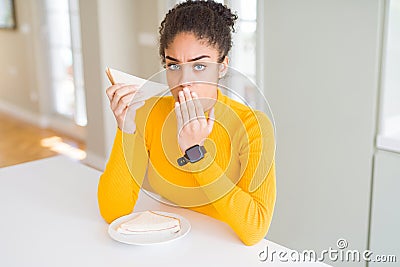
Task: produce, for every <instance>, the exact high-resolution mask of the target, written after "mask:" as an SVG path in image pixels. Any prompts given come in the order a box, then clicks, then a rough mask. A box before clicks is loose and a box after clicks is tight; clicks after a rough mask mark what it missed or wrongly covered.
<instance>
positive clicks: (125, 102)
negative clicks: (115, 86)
mask: <svg viewBox="0 0 400 267" xmlns="http://www.w3.org/2000/svg"><path fill="white" fill-rule="evenodd" d="M134 96H135V93H128V94H126V95H125V96H123V97H122V98H121V99H120V100H119V102H118V103H117V105H116V107H115V109H114V112H115V113H118V114H119V113H121V112H122V111H123V110H124V109H125V108H127V107H129V104H130V103H131V101H132V98H133V97H134Z"/></svg>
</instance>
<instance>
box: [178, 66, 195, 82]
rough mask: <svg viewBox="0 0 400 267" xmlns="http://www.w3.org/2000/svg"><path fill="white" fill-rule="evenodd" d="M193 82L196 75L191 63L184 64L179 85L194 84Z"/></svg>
mask: <svg viewBox="0 0 400 267" xmlns="http://www.w3.org/2000/svg"><path fill="white" fill-rule="evenodd" d="M193 82H194V75H193V72H192V69H191V67H190V64H182V70H181V75H180V79H179V85H180V86H181V87H182V88H183V87H186V86H192V83H193Z"/></svg>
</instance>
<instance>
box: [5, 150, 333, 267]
mask: <svg viewBox="0 0 400 267" xmlns="http://www.w3.org/2000/svg"><path fill="white" fill-rule="evenodd" d="M100 174H101V173H100V172H99V171H97V170H94V169H92V168H89V167H87V166H84V165H82V164H80V163H78V162H75V161H72V160H70V159H68V158H65V157H62V156H57V157H53V158H48V159H44V160H39V161H34V162H29V163H24V164H20V165H16V166H11V167H7V168H3V169H0V212H1V220H0V240H1V242H0V266H7V267H8V266H41V267H42V266H96V267H100V266H107V267H110V266H246V267H247V266H267V265H268V266H276V265H280V264H281V263H279V262H274V263H272V264H271V263H267V262H262V261H260V260H259V254H260V252H262V251H263V250H264V249H265V248H266V246H268V250H270V251H272V250H276V251H289V249H287V248H285V247H283V246H280V245H278V244H275V243H273V242H271V241H267V240H262V241H261V242H259V243H258V244H256V245H254V246H251V247H247V246H245V245H243V244H242V243H241V242H240V240H239V239H238V238H237V237H236V235H235V234H234V232H233V231H232V230H231V229H230V228H229V227H228V226H227V225H226V224H224V223H222V222H219V221H217V220H215V219H212V218H210V217H208V216H205V215H202V214H200V213H197V212H193V211H190V210H187V209H181V208H175V207H171V206H167V205H164V204H161V203H159V202H157V201H155V200H153V199H152V198H150V197H148V196H147V195H146V194H144V193H141V195H140V197H139V200H138V203H137V204H136V207H135V211H139V210H148V209H151V210H162V211H168V212H174V213H177V214H180V215H182V216H184V217H185V218H187V219H188V220H189V221H190V223H191V226H192V229H191V231H190V232H189V234H188V235H186V236H185V237H183V238H181V239H179V240H176V241H173V242H170V243H166V244H158V245H151V246H135V245H126V244H122V243H119V242H117V241H114V240H112V239H111V238H110V237H109V236H108V234H107V227H108V224H107V223H105V222H104V220H103V219H102V218H101V216H100V215H99V212H98V206H97V183H98V180H99V176H100ZM292 264H293V263H292ZM295 265H296V266H309V265H310V263H303V264H295ZM315 265H318V266H326V265H324V264H321V263H316V264H315Z"/></svg>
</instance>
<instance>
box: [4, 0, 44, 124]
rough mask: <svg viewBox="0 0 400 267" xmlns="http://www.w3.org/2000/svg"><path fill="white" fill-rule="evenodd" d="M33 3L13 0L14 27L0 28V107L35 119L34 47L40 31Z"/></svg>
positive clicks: (35, 59)
mask: <svg viewBox="0 0 400 267" xmlns="http://www.w3.org/2000/svg"><path fill="white" fill-rule="evenodd" d="M35 3H36V1H35V0H26V1H21V0H17V1H15V11H16V16H17V29H16V30H1V31H0V48H1V49H0V59H1V60H0V80H1V84H0V110H4V111H8V112H12V113H18V114H19V115H22V116H27V117H29V118H35V119H37V118H38V117H39V113H40V108H39V104H38V95H39V86H38V82H37V67H36V66H37V58H36V57H35V55H36V50H35V49H36V44H37V39H38V38H39V35H40V32H39V28H38V23H39V19H38V16H37V14H36V13H35V11H36V10H35V8H34V7H35ZM18 114H16V115H18ZM35 119H33V120H35Z"/></svg>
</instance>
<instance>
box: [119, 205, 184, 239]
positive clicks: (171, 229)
mask: <svg viewBox="0 0 400 267" xmlns="http://www.w3.org/2000/svg"><path fill="white" fill-rule="evenodd" d="M180 229H181V222H180V220H179V219H178V218H175V217H171V216H166V215H163V214H158V213H156V212H153V211H149V210H148V211H144V212H141V213H139V214H137V215H136V216H135V217H133V218H131V219H130V220H128V221H126V222H123V223H121V224H120V225H119V226H118V228H117V231H118V232H119V233H121V234H127V235H134V234H152V233H158V234H162V233H176V232H178V231H180Z"/></svg>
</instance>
